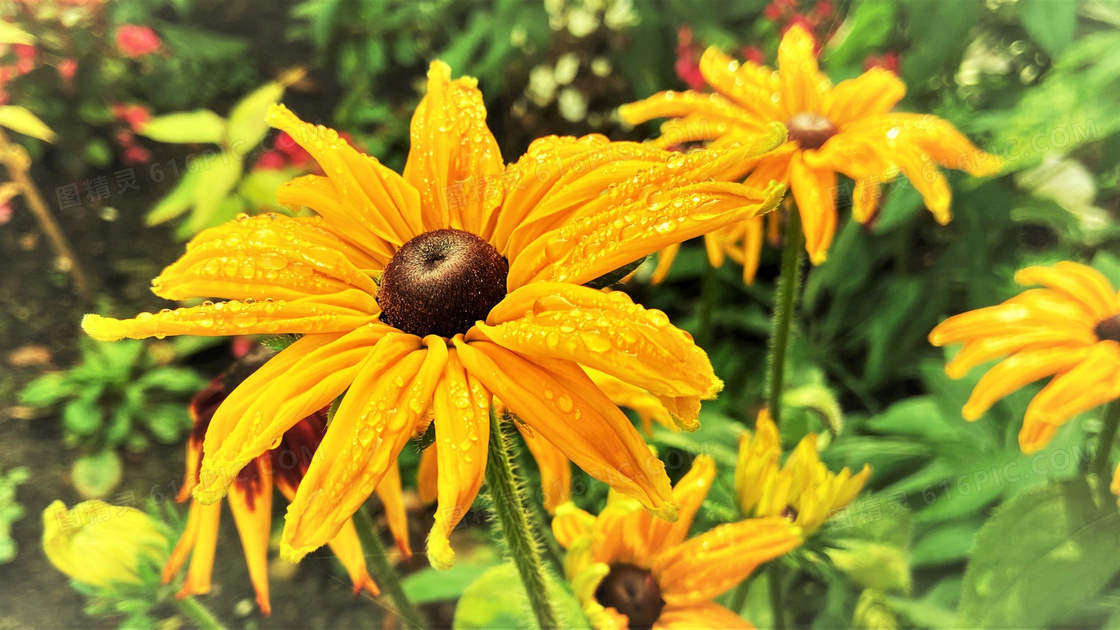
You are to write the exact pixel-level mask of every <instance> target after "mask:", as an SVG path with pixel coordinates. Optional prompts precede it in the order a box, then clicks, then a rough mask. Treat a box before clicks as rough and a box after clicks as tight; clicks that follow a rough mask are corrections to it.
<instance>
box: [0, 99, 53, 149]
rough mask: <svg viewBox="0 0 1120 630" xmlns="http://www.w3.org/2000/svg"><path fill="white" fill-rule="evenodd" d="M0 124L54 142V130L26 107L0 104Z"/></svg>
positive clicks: (17, 131) (26, 134)
mask: <svg viewBox="0 0 1120 630" xmlns="http://www.w3.org/2000/svg"><path fill="white" fill-rule="evenodd" d="M0 126H3V127H7V128H8V129H11V130H12V131H15V132H16V133H22V134H23V135H25V136H31V137H32V138H38V139H40V140H45V141H47V142H54V139H55V134H54V131H51V128H50V127H48V126H47V124H46V123H44V122H43V121H41V120H39V117H38V116H36V115H35V114H32V113H31V111H30V110H28V109H27V108H26V107H17V106H15V105H4V106H0Z"/></svg>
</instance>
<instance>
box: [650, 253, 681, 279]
mask: <svg viewBox="0 0 1120 630" xmlns="http://www.w3.org/2000/svg"><path fill="white" fill-rule="evenodd" d="M680 251H681V244H680V243H673V244H672V245H669V246H668V247H665V248H664V249H662V250H661V251H659V252H657V268H656V269H654V271H653V275H652V276H650V278H649V282H650V284H653V285H658V284H661V283H662V282H664V281H665V278H667V277H669V270H670V269H672V268H673V261H674V260H676V259H677V253H679V252H680Z"/></svg>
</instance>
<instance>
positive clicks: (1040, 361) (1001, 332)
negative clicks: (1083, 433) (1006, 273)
mask: <svg viewBox="0 0 1120 630" xmlns="http://www.w3.org/2000/svg"><path fill="white" fill-rule="evenodd" d="M1015 281H1016V282H1018V283H1019V284H1022V285H1025V286H1029V285H1041V286H1042V287H1044V288H1035V289H1028V290H1026V291H1024V292H1022V293H1020V294H1019V295H1017V296H1015V297H1013V298H1011V299H1010V300H1007V301H1006V302H1004V303H1002V304H999V305H997V306H989V307H987V308H981V309H977V310H974V311H968V312H967V313H961V314H960V315H954V316H952V317H950V318H949V319H946V320H945V321H943V322H941V323H940V324H938V326H937V327H936V328H934V329H933V331H932V332H930V334H929V341H930V343H932V344H933V345H935V346H944V345H948V344H951V343H964V347H963V348H961V351H960V352H959V353H957V355H956V356H955V357H954V358H953V360H952V361H950V362H949V363H948V364H947V365H946V366H945V373H946V374H948V375H949V377H950V378H955V379H956V378H961V377H962V376H964V375H965V374H966V373H967V372H968V371H969V370H971V369H972V368H974V367H976V366H977V365H980V364H982V363H986V362H988V361H991V360H993V359H999V358H1003V357H1006V358H1003V360H1002V361H1000V362H999V363H997V364H996V365H995V366H994V367H992V368H991V369H990V370H988V372H987V374H985V375H984V377H983V378H981V379H980V382H978V383H977V384H976V387H975V388H973V390H972V396H970V397H969V399H968V402H967V403H965V406H964V409H963V410H962V412H961V413H962V415H963V416H964V418H965V419H966V420H970V421H971V420H976V419H978V418H980V417H981V416H983V415H984V413H985V412H987V411H988V409H990V408H991V407H992V405H994V404H996V402H998V401H999V400H1000V399H1001V398H1003V397H1004V396H1007V395H1008V394H1010V393H1012V392H1014V391H1015V390H1017V389H1019V388H1021V387H1024V386H1026V385H1028V384H1030V383H1033V382H1034V381H1037V380H1039V379H1042V378H1046V377H1048V376H1053V378H1052V379H1050V382H1049V383H1047V384H1046V386H1045V387H1043V388H1042V391H1040V392H1038V394H1037V395H1035V397H1034V398H1033V399H1032V400H1031V402H1030V404H1029V405H1028V406H1027V412H1026V415H1025V416H1024V417H1023V428H1022V430H1020V431H1019V448H1021V449H1022V450H1023V452H1024V453H1033V452H1035V451H1037V450H1039V449H1041V448H1043V447H1044V446H1046V445H1047V444H1049V443H1050V439H1051V438H1052V437H1053V436H1054V432H1055V431H1057V430H1058V427H1060V426H1062V425H1063V424H1065V423H1066V422H1067V421H1068V420H1069V419H1070V418H1072V417H1074V416H1076V415H1077V414H1079V413H1082V412H1084V411H1088V410H1089V409H1092V408H1093V407H1096V406H1098V405H1102V404H1104V403H1106V402H1109V401H1111V400H1116V399H1117V398H1120V297H1118V296H1117V293H1116V289H1115V288H1114V287H1113V286H1112V284H1111V283H1110V282H1109V281H1108V279H1107V278H1105V277H1104V276H1103V275H1102V274H1101V273H1100V272H1099V271H1097V270H1096V269H1093V268H1092V267H1088V266H1086V265H1081V264H1078V263H1074V262H1059V263H1056V264H1055V265H1053V266H1050V267H1027V268H1026V269H1021V270H1019V271H1018V272H1017V273H1016V274H1015Z"/></svg>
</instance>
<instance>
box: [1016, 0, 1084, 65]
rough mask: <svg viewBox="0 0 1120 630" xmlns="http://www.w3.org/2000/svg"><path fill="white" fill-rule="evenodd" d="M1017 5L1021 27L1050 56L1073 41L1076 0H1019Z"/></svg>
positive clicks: (1056, 54) (1056, 53)
mask: <svg viewBox="0 0 1120 630" xmlns="http://www.w3.org/2000/svg"><path fill="white" fill-rule="evenodd" d="M1017 6H1018V8H1019V19H1020V20H1021V21H1022V22H1023V28H1025V29H1027V33H1030V36H1031V38H1033V39H1034V40H1035V41H1036V42H1038V44H1039V46H1042V48H1043V49H1045V50H1046V52H1047V53H1048V54H1049V55H1050V56H1051V57H1056V56H1058V54H1060V53H1061V52H1062V51H1063V50H1065V49H1066V47H1067V46H1069V45H1070V43H1072V42H1073V30H1074V27H1075V26H1076V25H1077V1H1076V0H1019V4H1018V5H1017Z"/></svg>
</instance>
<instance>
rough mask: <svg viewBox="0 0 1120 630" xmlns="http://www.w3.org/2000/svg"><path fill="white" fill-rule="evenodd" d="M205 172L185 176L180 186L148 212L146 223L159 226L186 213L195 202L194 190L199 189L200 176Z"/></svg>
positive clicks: (199, 171) (200, 170)
mask: <svg viewBox="0 0 1120 630" xmlns="http://www.w3.org/2000/svg"><path fill="white" fill-rule="evenodd" d="M203 172H204V171H202V169H199V170H198V171H196V172H193V173H192V172H190V171H189V170H188V171H187V172H186V174H184V175H183V179H181V180H179V185H178V186H176V187H175V188H174V189H173V190H172V191H171V192H169V193H167V196H166V197H164V198H163V199H160V200H159V203H157V204H156V206H155V207H154V208H152V209H151V210H149V211H148V214H147V215H146V216H145V217H144V223H146V224H147V225H159V224H160V223H165V222H167V221H170V220H171V219H174V218H175V217H177V216H179V215H181V214H183V213H184V212H186V211H187V208H190V207H191V203H192V202H193V201H194V190H195V188H196V187H198V181H199V179H200V178H199V175H200V174H201V173H203Z"/></svg>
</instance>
